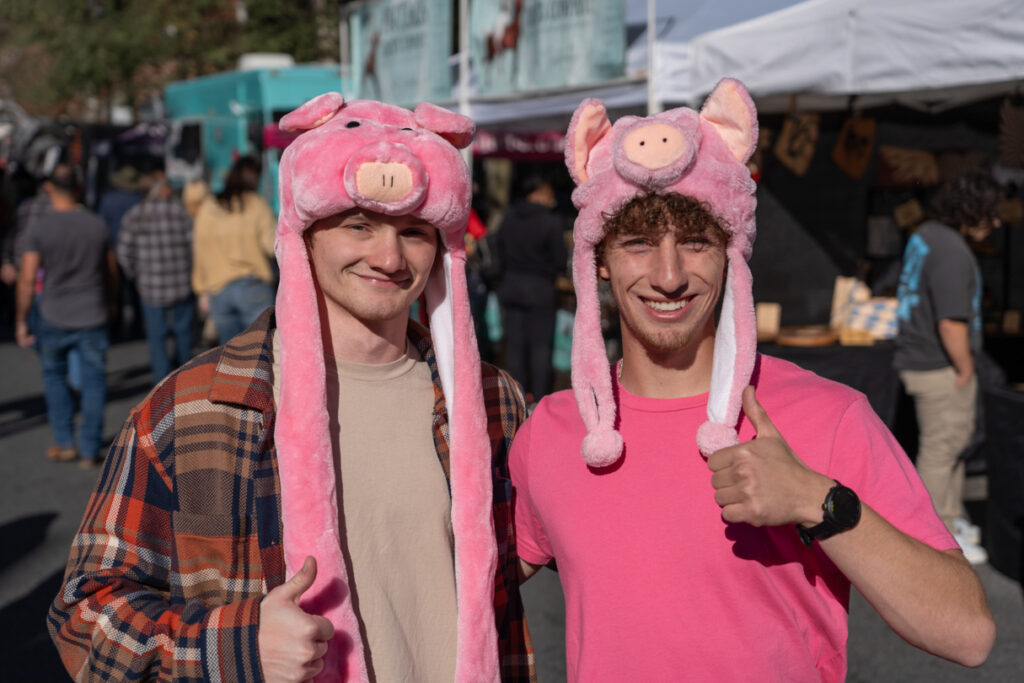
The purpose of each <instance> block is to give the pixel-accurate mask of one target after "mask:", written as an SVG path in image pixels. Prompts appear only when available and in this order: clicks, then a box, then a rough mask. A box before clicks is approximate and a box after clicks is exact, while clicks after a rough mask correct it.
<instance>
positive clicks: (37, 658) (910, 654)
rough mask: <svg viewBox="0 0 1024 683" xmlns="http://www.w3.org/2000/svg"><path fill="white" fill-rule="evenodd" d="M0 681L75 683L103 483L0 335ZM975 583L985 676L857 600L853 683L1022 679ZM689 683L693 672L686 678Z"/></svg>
mask: <svg viewBox="0 0 1024 683" xmlns="http://www.w3.org/2000/svg"><path fill="white" fill-rule="evenodd" d="M0 339H2V341H0V548H3V551H2V553H0V578H2V580H0V662H2V664H0V680H3V681H8V682H15V681H26V682H32V683H47V682H48V681H61V680H67V678H66V676H64V674H63V673H62V669H61V667H60V663H59V660H58V658H57V654H56V650H55V649H54V648H53V646H52V644H51V643H50V640H49V637H48V636H47V633H46V627H45V615H46V609H47V607H48V605H49V603H50V601H51V600H52V598H53V596H54V595H55V594H56V592H57V590H58V589H59V586H60V581H61V575H62V572H63V567H64V562H65V560H66V558H67V553H68V547H69V545H70V543H71V539H72V537H73V535H74V532H75V529H76V527H77V525H78V522H79V520H80V518H81V515H82V512H83V510H84V508H85V504H86V501H87V499H88V495H89V492H90V490H91V488H92V486H93V484H94V482H95V480H96V478H97V476H98V475H97V473H96V472H95V471H93V472H85V471H81V470H79V469H78V468H77V467H75V466H74V465H67V464H57V463H52V462H49V461H47V460H46V459H45V458H44V456H43V453H44V451H45V449H46V447H47V446H49V445H50V443H51V442H50V432H49V428H48V427H47V425H46V418H45V410H44V404H43V395H42V380H41V372H40V369H39V362H38V360H37V359H36V356H35V354H34V353H32V352H30V351H25V350H22V349H19V348H18V347H17V346H15V345H14V344H13V342H11V341H10V333H9V331H3V332H2V335H0ZM108 370H109V375H108V386H109V392H110V400H109V402H108V405H107V407H106V418H107V421H106V430H105V434H106V436H107V438H108V440H109V439H110V438H112V437H113V435H114V434H115V433H116V431H117V430H118V429H119V427H120V425H121V424H122V422H123V421H124V419H125V417H126V416H127V414H128V410H129V408H130V407H131V406H132V405H133V404H134V403H136V402H137V401H138V400H140V399H141V398H142V397H143V396H144V395H145V393H146V391H147V390H148V388H149V383H150V377H149V369H148V364H147V357H146V351H145V345H144V343H143V342H141V341H139V342H131V343H126V344H119V345H116V346H114V347H113V348H112V349H111V353H110V357H109V368H108ZM979 574H980V575H981V577H982V580H983V581H984V583H985V587H986V590H987V591H988V596H989V601H990V603H991V605H992V608H993V611H994V612H995V615H996V620H997V622H998V625H999V639H998V641H997V643H996V647H995V650H994V651H993V653H992V655H991V657H990V658H989V661H988V662H987V663H986V664H985V665H984V666H983V667H982V668H981V669H978V670H967V669H963V668H961V667H959V666H956V665H953V664H949V663H947V662H943V661H941V660H938V659H935V658H934V657H930V656H928V655H925V654H923V653H920V652H918V651H917V650H915V649H914V648H912V647H911V646H909V645H907V644H905V643H904V642H902V641H901V640H900V639H899V638H898V637H896V636H895V635H893V634H892V633H891V632H890V631H889V629H888V627H886V625H885V624H884V623H883V622H882V621H881V620H880V619H879V618H878V617H877V616H875V614H874V612H873V611H872V610H871V608H870V607H869V606H868V605H867V604H866V603H865V602H864V601H863V599H861V598H859V596H855V598H854V602H853V605H852V607H851V634H850V674H849V678H848V680H849V681H858V682H860V681H863V682H868V681H871V682H875V681H907V682H914V681H922V682H923V681H928V682H935V681H938V682H943V681H950V682H952V681H999V682H1003V681H1016V680H1021V679H1022V677H1024V618H1022V613H1024V609H1022V607H1024V602H1022V593H1021V589H1020V586H1019V585H1018V584H1017V583H1016V582H1013V581H1011V580H1009V579H1007V578H1006V577H1005V576H1003V575H1002V574H999V573H998V572H996V571H995V570H993V569H992V568H991V567H988V566H985V567H981V568H980V571H979ZM524 590H525V594H526V601H527V614H528V617H529V621H530V626H531V630H532V632H533V637H534V644H535V646H536V651H537V657H538V662H539V664H540V680H541V681H559V680H564V678H565V662H564V647H563V645H562V639H563V628H564V626H563V624H564V610H563V607H562V603H561V591H560V588H559V585H558V579H557V576H556V575H555V574H554V573H552V572H550V571H548V570H544V571H543V572H542V573H541V574H539V575H538V576H537V577H535V578H534V579H532V580H531V581H530V582H529V583H528V584H527V585H526V586H525V588H524ZM680 680H685V672H680Z"/></svg>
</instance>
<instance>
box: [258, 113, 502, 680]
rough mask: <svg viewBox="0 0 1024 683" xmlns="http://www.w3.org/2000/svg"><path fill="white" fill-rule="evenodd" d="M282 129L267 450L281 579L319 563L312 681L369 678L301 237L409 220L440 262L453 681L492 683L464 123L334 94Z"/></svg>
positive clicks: (487, 507) (433, 282) (488, 491)
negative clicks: (324, 627) (327, 223)
mask: <svg viewBox="0 0 1024 683" xmlns="http://www.w3.org/2000/svg"><path fill="white" fill-rule="evenodd" d="M280 125H281V127H282V128H283V129H285V130H290V131H304V132H303V133H302V134H301V135H299V136H298V137H297V138H296V139H295V141H294V142H292V144H291V145H289V146H288V148H287V149H285V151H284V154H283V155H282V157H281V166H280V198H281V215H280V219H279V222H278V227H277V241H276V246H275V250H276V252H277V260H278V264H279V265H280V269H281V284H280V288H279V289H278V293H277V323H278V333H279V335H280V343H281V363H280V364H281V377H280V401H279V405H278V406H277V417H276V423H275V425H274V440H275V444H276V449H277V457H278V468H279V472H280V480H281V517H282V522H283V543H284V555H285V565H286V569H287V574H288V575H289V576H290V575H291V574H294V573H295V572H296V571H298V569H299V568H300V567H301V566H302V563H303V561H304V560H305V557H306V556H307V555H313V556H314V557H316V559H317V561H318V565H317V566H318V570H317V576H316V580H315V582H314V583H313V586H312V587H311V588H310V589H309V590H308V591H306V593H305V594H304V595H303V597H302V601H301V603H300V604H301V606H302V608H303V609H305V610H306V611H307V612H309V613H312V614H320V615H323V616H325V617H326V618H327V619H329V620H330V621H331V622H332V623H333V624H334V627H335V635H334V637H333V638H332V639H331V641H330V643H329V646H328V650H327V654H326V655H325V657H324V665H325V666H324V670H323V672H322V673H321V674H320V675H319V676H318V677H317V680H318V681H341V680H358V681H366V680H368V675H367V666H366V661H365V659H364V656H363V643H362V642H361V637H360V633H359V623H358V620H357V617H356V614H355V611H354V609H353V605H352V595H351V590H350V588H349V586H348V576H347V574H346V569H345V560H344V557H343V556H342V551H341V545H340V529H339V526H340V521H339V515H338V498H337V488H336V474H335V470H334V459H333V454H332V448H331V437H330V429H329V424H328V413H327V390H326V379H325V362H324V349H323V344H322V342H321V335H320V317H319V314H318V312H317V300H316V291H315V288H314V283H313V275H312V272H311V267H310V263H309V256H308V254H307V251H306V245H305V241H304V239H303V233H304V231H305V230H307V229H308V228H309V227H310V226H311V225H312V224H313V223H314V222H316V221H317V220H319V219H321V218H326V217H328V216H333V215H335V214H338V213H341V212H342V211H346V210H348V209H352V208H356V207H359V208H363V209H367V210H370V211H374V212H377V213H382V214H386V215H392V216H397V215H406V214H408V215H412V216H415V217H416V218H419V219H422V220H424V221H426V222H428V223H430V224H431V225H433V226H434V227H436V228H437V229H438V231H439V234H440V238H441V239H440V245H439V249H440V250H441V252H442V258H441V259H439V263H438V264H437V265H435V268H434V270H433V271H432V272H431V274H430V276H429V278H428V280H427V285H426V290H425V294H426V303H427V310H428V312H429V314H430V332H431V338H432V340H433V346H434V353H435V356H436V360H437V368H438V373H439V374H440V379H441V386H442V389H443V392H444V399H445V405H446V408H447V412H448V416H449V435H450V437H449V447H450V448H449V458H450V467H451V494H452V529H453V533H454V537H455V575H456V580H457V586H456V599H457V607H458V622H457V649H456V669H455V677H456V680H457V681H498V680H499V668H498V645H497V631H496V628H495V623H494V607H493V589H494V588H493V587H494V576H495V570H496V567H497V548H496V545H495V540H494V529H493V521H492V517H491V499H492V484H491V446H490V440H489V437H488V434H487V416H486V414H485V412H484V407H483V393H482V389H481V380H480V358H479V354H478V351H477V345H476V338H475V336H474V332H473V322H472V319H471V318H470V313H469V302H468V299H467V288H466V273H465V264H466V252H465V247H464V243H463V234H464V232H465V230H466V224H467V221H468V216H469V203H470V196H471V183H470V176H469V169H468V168H467V166H466V163H465V162H464V161H463V159H462V157H461V156H460V154H459V152H458V149H457V148H463V147H466V146H467V145H469V143H470V142H471V140H472V138H473V133H474V126H473V122H472V121H471V120H470V119H468V118H466V117H465V116H461V115H459V114H454V113H452V112H449V111H447V110H445V109H441V108H440V107H436V106H434V105H432V104H427V103H424V104H420V105H419V106H417V107H416V110H415V112H411V111H408V110H406V109H402V108H400V107H395V106H391V105H387V104H381V103H378V102H370V101H365V100H357V101H354V102H349V103H346V102H345V101H344V98H343V97H342V96H341V95H340V94H339V93H327V94H324V95H320V96H319V97H317V98H315V99H313V100H310V101H309V102H307V103H306V104H304V105H302V106H301V107H299V108H298V109H296V110H295V111H293V112H291V113H290V114H288V115H287V116H285V117H284V118H282V119H281V124H280ZM381 178H389V179H390V181H391V182H385V183H382V182H381ZM456 358H458V359H459V363H458V364H456V363H455V359H456Z"/></svg>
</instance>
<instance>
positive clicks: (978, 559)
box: [953, 534, 988, 564]
mask: <svg viewBox="0 0 1024 683" xmlns="http://www.w3.org/2000/svg"><path fill="white" fill-rule="evenodd" d="M953 538H955V539H956V542H957V543H958V544H959V545H960V550H962V551H963V553H964V557H965V558H967V561H968V562H970V563H971V564H985V563H986V562H988V553H987V552H985V549H984V548H982V547H981V546H980V545H978V544H977V543H971V542H970V541H968V540H967V539H965V538H964V537H962V536H960V534H953Z"/></svg>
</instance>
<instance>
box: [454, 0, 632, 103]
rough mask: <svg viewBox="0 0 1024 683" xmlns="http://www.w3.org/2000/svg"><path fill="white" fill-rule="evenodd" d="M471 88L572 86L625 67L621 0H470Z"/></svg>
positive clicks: (481, 91) (494, 91)
mask: <svg viewBox="0 0 1024 683" xmlns="http://www.w3.org/2000/svg"><path fill="white" fill-rule="evenodd" d="M469 15H470V38H469V42H470V55H471V60H472V64H473V66H472V68H473V75H474V83H475V86H476V93H477V94H478V95H484V96H487V95H504V94H509V93H516V92H531V91H532V92H536V91H542V90H553V89H558V88H575V87H580V86H585V85H591V84H594V83H601V82H604V81H608V80H612V79H615V78H620V77H621V76H622V75H623V74H624V72H625V67H624V63H625V51H626V31H625V3H623V2H622V0H470V9H469Z"/></svg>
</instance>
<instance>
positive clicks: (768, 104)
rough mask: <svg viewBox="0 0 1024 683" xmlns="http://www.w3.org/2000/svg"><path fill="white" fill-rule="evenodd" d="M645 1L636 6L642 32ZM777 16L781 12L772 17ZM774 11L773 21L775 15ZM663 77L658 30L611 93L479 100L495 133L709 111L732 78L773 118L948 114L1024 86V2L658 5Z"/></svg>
mask: <svg viewBox="0 0 1024 683" xmlns="http://www.w3.org/2000/svg"><path fill="white" fill-rule="evenodd" d="M644 9H646V4H645V2H644V0H628V2H627V14H626V16H627V22H628V23H630V22H636V21H637V19H638V17H640V16H642V15H641V14H640V12H641V10H644ZM771 10H775V11H771ZM765 11H768V13H763V12H765ZM656 15H657V18H658V21H657V29H656V31H657V34H658V35H657V38H656V40H655V41H654V46H653V65H654V67H653V70H652V73H653V79H651V80H650V81H648V79H647V69H646V67H647V64H648V56H649V55H648V45H647V40H646V32H641V35H640V36H639V37H638V38H637V39H636V40H634V41H633V42H632V43H631V44H630V45H629V47H628V49H627V54H626V73H627V75H626V76H625V77H624V78H623V79H621V80H619V81H615V82H611V83H606V84H603V85H601V86H599V87H594V88H586V89H580V90H574V91H560V92H552V93H537V94H533V95H529V96H520V97H518V98H495V99H483V98H472V99H471V100H470V102H469V108H470V111H469V114H470V115H471V116H472V117H473V118H474V119H475V120H476V121H477V123H478V124H480V125H483V126H489V125H506V124H507V125H513V124H514V125H516V126H517V127H519V126H526V127H541V126H543V125H544V124H545V123H547V122H550V121H552V120H557V119H564V118H565V117H567V116H568V115H569V114H571V112H572V111H573V109H575V107H576V105H578V104H579V102H580V101H581V100H582V99H583V98H585V97H597V98H599V99H602V100H604V101H605V104H606V105H607V106H608V107H609V108H610V109H623V110H632V111H636V112H639V113H642V112H644V111H646V109H647V107H648V99H649V96H651V97H650V98H651V99H652V100H653V101H654V102H656V103H657V105H659V106H666V107H668V106H677V105H680V104H687V105H691V106H694V105H698V104H699V103H700V102H701V101H702V100H703V98H704V97H705V96H706V95H707V94H708V93H709V92H711V90H712V88H714V85H715V83H717V81H718V80H719V79H720V78H722V77H723V76H733V77H735V78H738V79H740V80H741V81H743V82H744V83H745V84H746V85H747V87H748V88H749V89H750V91H751V93H752V94H753V95H754V98H755V100H757V104H758V107H759V109H760V110H761V111H779V110H782V109H785V108H786V107H787V106H788V104H789V101H790V97H791V96H792V95H798V96H799V98H800V106H801V108H805V109H807V108H814V109H827V108H846V107H847V106H849V104H850V102H849V98H850V97H851V96H855V97H856V98H857V99H856V103H855V105H854V106H855V107H869V106H875V105H881V104H886V103H890V102H902V103H904V104H908V105H911V106H918V107H929V108H932V109H939V108H942V107H946V106H951V105H955V104H957V103H960V102H963V101H969V100H971V99H978V98H982V97H986V96H992V95H996V94H999V93H1001V92H1009V91H1013V90H1015V89H1018V88H1020V87H1021V85H1022V84H1024V0H807V1H806V2H798V3H794V2H792V0H760V1H759V2H751V1H742V2H721V1H720V0H719V1H714V0H708V1H705V2H697V3H678V2H666V1H665V0H661V2H658V3H656Z"/></svg>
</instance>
